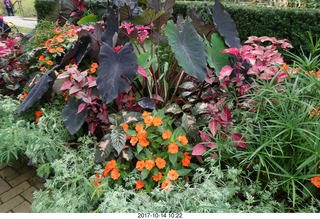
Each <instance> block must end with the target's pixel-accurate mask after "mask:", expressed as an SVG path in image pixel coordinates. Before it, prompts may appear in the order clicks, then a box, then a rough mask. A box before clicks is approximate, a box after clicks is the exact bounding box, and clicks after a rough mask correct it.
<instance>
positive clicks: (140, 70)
mask: <svg viewBox="0 0 320 219" xmlns="http://www.w3.org/2000/svg"><path fill="white" fill-rule="evenodd" d="M138 74H139V75H141V76H142V77H145V78H147V72H146V70H144V68H143V67H141V66H140V65H139V66H138Z"/></svg>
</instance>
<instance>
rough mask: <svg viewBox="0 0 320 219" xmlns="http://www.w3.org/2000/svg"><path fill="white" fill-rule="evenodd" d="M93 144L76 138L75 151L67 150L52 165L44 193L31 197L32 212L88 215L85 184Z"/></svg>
mask: <svg viewBox="0 0 320 219" xmlns="http://www.w3.org/2000/svg"><path fill="white" fill-rule="evenodd" d="M93 142H94V141H93V140H92V139H91V138H90V137H89V136H87V137H82V138H80V143H81V144H82V145H81V146H80V148H79V149H78V150H74V149H67V150H65V151H64V153H63V154H62V155H61V157H60V159H56V160H55V161H53V162H52V164H51V167H52V169H53V172H54V177H53V178H52V179H50V178H49V179H47V181H46V183H45V187H46V190H45V191H37V192H35V193H34V202H33V203H32V210H33V211H34V212H91V211H93V207H94V202H93V201H92V200H91V194H92V192H93V189H92V184H91V182H89V181H88V179H87V177H89V175H90V173H91V172H92V167H93V165H94V148H89V146H90V145H91V144H92V143H93Z"/></svg>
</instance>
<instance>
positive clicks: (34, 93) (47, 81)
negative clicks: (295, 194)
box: [17, 68, 56, 114]
mask: <svg viewBox="0 0 320 219" xmlns="http://www.w3.org/2000/svg"><path fill="white" fill-rule="evenodd" d="M54 71H55V68H53V69H52V70H51V71H49V72H48V73H46V74H44V75H42V76H41V78H40V80H39V82H38V83H37V84H36V85H35V86H34V87H33V88H32V89H31V91H30V92H29V94H28V96H26V98H25V99H24V101H23V102H22V104H21V105H20V107H19V109H18V110H17V113H18V114H21V113H23V112H25V111H26V110H27V109H29V108H30V107H33V106H34V104H35V103H37V102H38V101H39V100H40V99H41V98H42V97H43V96H44V95H45V93H46V92H47V91H48V90H49V89H50V88H52V86H53V83H54V81H55V80H56V75H55V73H54Z"/></svg>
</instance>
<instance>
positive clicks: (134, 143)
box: [130, 136, 139, 146]
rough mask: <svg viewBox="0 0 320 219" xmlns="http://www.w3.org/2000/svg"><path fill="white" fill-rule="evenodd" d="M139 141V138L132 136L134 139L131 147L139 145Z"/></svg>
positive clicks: (131, 141)
mask: <svg viewBox="0 0 320 219" xmlns="http://www.w3.org/2000/svg"><path fill="white" fill-rule="evenodd" d="M138 140H139V139H138V137H137V136H132V137H131V140H130V143H131V145H132V146H135V145H136V144H137V142H138Z"/></svg>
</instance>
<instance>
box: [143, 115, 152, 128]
mask: <svg viewBox="0 0 320 219" xmlns="http://www.w3.org/2000/svg"><path fill="white" fill-rule="evenodd" d="M143 121H144V123H145V124H146V126H151V125H152V121H153V118H152V116H148V117H145V118H144V119H143Z"/></svg>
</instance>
